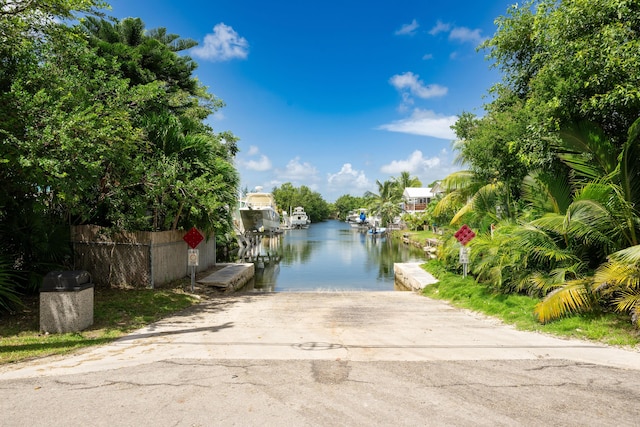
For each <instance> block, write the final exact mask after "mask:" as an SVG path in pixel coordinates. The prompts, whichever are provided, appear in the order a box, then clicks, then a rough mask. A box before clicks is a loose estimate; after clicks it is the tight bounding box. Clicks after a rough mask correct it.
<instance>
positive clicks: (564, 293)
mask: <svg viewBox="0 0 640 427" xmlns="http://www.w3.org/2000/svg"><path fill="white" fill-rule="evenodd" d="M563 142H564V145H563V146H562V148H563V151H561V153H560V156H561V158H562V160H563V161H564V162H565V163H566V164H567V165H568V166H569V167H571V169H572V171H573V172H574V174H575V176H576V179H575V182H574V184H575V185H577V186H581V188H580V189H579V191H577V192H576V195H575V196H574V199H573V202H572V203H571V205H570V206H569V207H568V208H567V211H566V213H565V214H564V215H547V216H545V217H542V218H540V219H538V220H536V221H534V222H533V225H535V226H538V227H541V228H545V229H547V230H550V231H553V232H556V233H557V234H558V235H562V236H563V237H564V239H565V243H566V244H567V246H573V252H574V253H575V254H576V255H577V256H578V257H580V258H581V259H583V260H584V261H585V262H587V263H589V264H590V265H591V266H592V267H598V268H597V270H596V274H595V275H594V276H592V277H576V278H575V279H573V280H569V281H566V282H560V283H558V284H557V286H556V289H555V290H554V291H553V292H551V293H550V294H549V295H547V297H546V298H545V299H544V300H543V301H542V302H541V303H539V304H538V306H537V307H536V310H535V313H536V315H537V316H538V318H539V319H540V320H541V321H542V322H547V321H550V320H553V319H556V318H558V317H561V316H564V315H566V314H568V313H572V312H577V311H585V310H591V309H593V308H595V307H597V306H599V305H600V304H601V303H602V302H604V301H605V299H604V298H605V297H606V296H611V295H616V296H617V299H616V300H615V301H617V305H615V308H616V309H617V310H619V311H630V312H631V313H632V315H633V316H635V317H634V319H635V320H634V321H635V322H637V315H638V310H639V309H640V305H639V304H638V301H639V300H640V289H639V287H638V286H637V284H635V283H636V282H635V280H636V277H637V270H638V268H637V258H636V255H637V253H638V249H635V248H637V247H638V237H637V236H638V233H639V232H640V215H639V212H638V209H637V206H640V205H639V203H640V119H638V120H636V122H635V123H634V124H633V125H632V126H631V128H630V130H629V137H628V139H627V141H626V142H625V144H624V145H623V147H622V149H621V150H616V149H615V147H613V145H612V144H611V143H610V142H609V141H607V140H606V138H604V137H603V136H602V133H601V132H599V131H598V130H597V129H595V128H594V127H592V126H588V125H582V126H578V127H576V128H575V129H573V131H571V132H567V133H564V134H563ZM607 257H608V261H607V262H605V260H607ZM625 263H626V264H625Z"/></svg>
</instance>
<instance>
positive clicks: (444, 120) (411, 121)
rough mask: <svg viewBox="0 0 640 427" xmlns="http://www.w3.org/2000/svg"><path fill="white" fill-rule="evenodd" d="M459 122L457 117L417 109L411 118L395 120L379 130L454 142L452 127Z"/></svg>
mask: <svg viewBox="0 0 640 427" xmlns="http://www.w3.org/2000/svg"><path fill="white" fill-rule="evenodd" d="M457 120H458V118H457V117H456V116H443V115H440V114H436V113H434V112H433V111H430V110H421V109H419V108H416V109H415V110H413V113H412V114H411V117H407V118H404V119H401V120H395V121H393V122H391V123H388V124H385V125H382V126H379V127H378V129H382V130H388V131H390V132H400V133H409V134H413V135H422V136H431V137H433V138H439V139H449V140H454V139H455V137H456V135H455V133H454V132H453V130H451V126H452V125H453V124H455V122H456V121H457Z"/></svg>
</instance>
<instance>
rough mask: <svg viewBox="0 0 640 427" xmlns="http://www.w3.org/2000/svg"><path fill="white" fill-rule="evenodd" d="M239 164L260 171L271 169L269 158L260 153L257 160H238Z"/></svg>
mask: <svg viewBox="0 0 640 427" xmlns="http://www.w3.org/2000/svg"><path fill="white" fill-rule="evenodd" d="M240 164H241V165H242V166H244V167H245V168H246V169H249V170H252V171H259V172H262V171H267V170H269V169H271V160H269V158H268V157H267V156H265V155H264V154H263V155H261V156H260V158H259V159H258V160H245V161H242V162H240Z"/></svg>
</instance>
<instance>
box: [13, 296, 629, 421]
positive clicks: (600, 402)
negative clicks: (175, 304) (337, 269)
mask: <svg viewBox="0 0 640 427" xmlns="http://www.w3.org/2000/svg"><path fill="white" fill-rule="evenodd" d="M0 402H2V403H1V404H0V405H1V410H0V425H2V426H63V425H64V426H89V425H90V426H124V425H126V426H282V425H288V426H336V425H341V426H372V425H376V426H377V425H379V426H387V425H394V426H418V425H420V426H423V425H426V426H429V425H437V426H440V425H447V426H451V425H456V426H466V425H469V426H517V425H523V426H538V425H539V426H543V425H544V426H549V425H554V426H603V425H616V426H637V425H639V424H640V403H639V402H640V352H637V351H627V350H621V349H617V348H611V347H606V346H602V345H598V344H593V343H589V342H583V341H574V340H563V339H558V338H552V337H548V336H545V335H542V334H537V333H527V332H520V331H516V330H514V329H513V328H511V327H508V326H504V325H502V324H501V323H500V322H498V321H496V320H493V319H490V318H486V317H484V316H481V315H477V314H474V313H470V312H468V311H464V310H458V309H455V308H452V307H451V306H449V305H448V304H446V303H443V302H439V301H433V300H430V299H427V298H425V297H422V296H420V295H417V294H415V293H411V292H349V293H337V292H336V293H275V294H244V295H243V294H235V295H231V296H220V297H215V298H214V299H212V300H210V301H207V302H205V303H202V304H201V305H199V306H197V307H194V308H191V309H189V310H187V311H185V312H182V313H180V314H178V315H176V316H174V317H171V318H168V319H165V320H163V321H161V322H159V323H156V324H153V325H150V326H149V327H147V328H144V329H142V330H140V331H137V332H136V333H134V334H131V335H129V336H127V337H124V338H123V339H121V340H119V341H118V342H116V343H113V344H110V345H106V346H103V347H99V348H94V349H91V350H88V351H84V352H82V353H78V354H75V355H72V356H67V357H64V358H61V357H57V358H46V359H41V360H38V361H33V362H28V363H22V364H16V365H11V366H3V367H1V368H0Z"/></svg>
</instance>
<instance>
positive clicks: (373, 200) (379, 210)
mask: <svg viewBox="0 0 640 427" xmlns="http://www.w3.org/2000/svg"><path fill="white" fill-rule="evenodd" d="M376 184H377V185H378V193H377V194H376V193H373V192H371V191H367V192H366V193H365V195H364V197H365V198H366V199H367V207H368V208H369V211H370V212H371V213H372V214H373V215H378V216H380V219H381V221H382V224H389V223H390V222H392V221H393V220H394V218H395V217H396V216H398V215H400V212H402V209H401V208H400V197H399V196H398V193H397V191H396V186H395V182H394V181H385V182H380V181H379V180H376Z"/></svg>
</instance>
